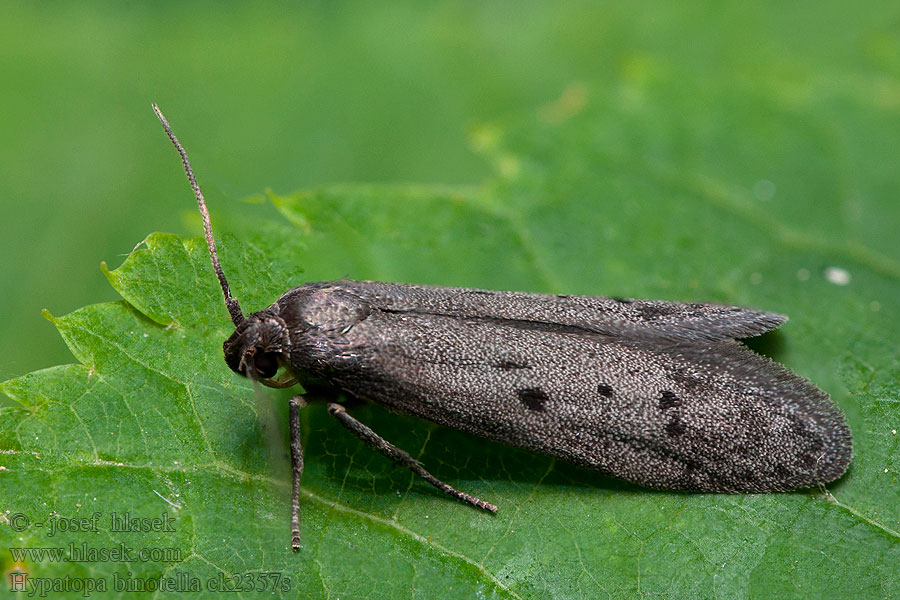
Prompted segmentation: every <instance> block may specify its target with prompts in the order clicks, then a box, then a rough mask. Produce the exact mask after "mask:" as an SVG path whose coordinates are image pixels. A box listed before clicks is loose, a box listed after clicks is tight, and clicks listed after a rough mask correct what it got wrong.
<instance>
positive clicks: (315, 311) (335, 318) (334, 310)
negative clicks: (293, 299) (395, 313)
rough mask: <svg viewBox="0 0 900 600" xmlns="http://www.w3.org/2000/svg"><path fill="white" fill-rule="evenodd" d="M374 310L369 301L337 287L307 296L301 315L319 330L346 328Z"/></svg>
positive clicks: (317, 291)
mask: <svg viewBox="0 0 900 600" xmlns="http://www.w3.org/2000/svg"><path fill="white" fill-rule="evenodd" d="M371 312H372V307H371V306H370V305H369V303H368V302H366V301H365V300H363V299H362V298H359V297H358V296H355V295H353V294H350V293H348V292H347V291H345V290H340V289H337V288H323V289H320V290H316V291H315V292H313V293H311V294H310V295H309V296H307V298H306V302H305V303H304V304H303V307H302V308H301V310H300V316H301V317H302V318H303V320H304V321H306V323H308V324H309V326H310V327H312V328H315V329H319V330H325V331H330V330H344V329H346V328H348V327H353V326H354V325H356V324H357V323H359V322H361V321H363V320H364V319H365V318H366V317H368V316H369V314H371Z"/></svg>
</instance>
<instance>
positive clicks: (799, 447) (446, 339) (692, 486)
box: [286, 281, 852, 492]
mask: <svg viewBox="0 0 900 600" xmlns="http://www.w3.org/2000/svg"><path fill="white" fill-rule="evenodd" d="M317 285H328V286H330V287H331V289H333V290H335V291H337V292H339V293H342V294H349V295H352V296H354V297H356V298H358V299H359V300H360V301H361V302H363V303H365V304H366V305H367V308H366V311H367V315H366V317H365V318H364V319H362V320H361V321H359V322H358V323H355V324H354V325H353V326H352V327H349V328H348V329H346V330H344V331H341V332H340V333H339V337H334V336H336V335H338V334H335V333H334V332H332V333H331V334H330V335H331V336H332V337H331V339H329V340H328V343H327V344H324V343H323V346H327V347H329V348H331V349H332V350H333V351H334V352H333V355H331V356H329V357H322V358H323V359H324V360H323V361H322V364H323V366H324V368H325V371H323V372H322V375H323V376H324V377H325V378H326V379H328V380H330V381H331V382H332V383H334V384H335V385H338V386H340V387H341V388H343V389H345V390H346V391H348V392H350V393H352V394H353V395H356V396H359V397H362V398H366V399H370V400H372V401H375V402H378V403H379V404H383V405H384V406H386V407H388V408H390V409H393V410H398V411H402V412H406V413H410V414H414V415H418V416H420V417H422V418H425V419H429V420H431V421H434V422H436V423H440V424H444V425H448V426H451V427H454V428H456V429H460V430H463V431H468V432H471V433H475V434H478V435H482V436H484V437H487V438H490V439H493V440H497V441H501V442H506V443H509V444H513V445H516V446H520V447H523V448H529V449H532V450H536V451H540V452H544V453H546V454H550V455H553V456H557V457H560V458H563V459H566V460H569V461H572V462H574V463H577V464H580V465H583V466H586V467H590V468H594V469H598V470H600V471H602V472H604V473H607V474H610V475H613V476H616V477H620V478H623V479H625V480H628V481H631V482H634V483H637V484H640V485H644V486H649V487H656V488H664V489H683V490H694V491H715V492H743V491H759V492H764V491H778V490H791V489H797V488H805V487H810V486H814V485H819V484H824V483H826V482H829V481H832V480H833V479H836V478H837V477H839V476H840V475H841V474H842V473H843V472H844V471H845V470H846V468H847V466H848V464H849V462H850V458H851V449H852V441H851V436H850V431H849V428H848V426H847V423H846V420H845V417H844V415H843V413H842V412H841V411H840V409H838V408H837V406H836V405H835V404H834V403H833V402H831V401H830V400H829V398H828V396H827V395H826V394H824V393H823V392H822V391H821V390H819V389H818V388H817V387H815V386H814V385H813V384H812V383H810V382H809V381H808V380H806V379H803V378H801V377H799V376H797V375H795V374H794V373H792V372H790V371H788V370H787V369H785V368H783V367H782V366H780V365H778V364H776V363H774V362H772V361H770V360H768V359H766V358H764V357H762V356H759V355H757V354H755V353H753V352H752V351H750V350H748V349H747V348H746V347H744V346H743V345H741V344H740V343H738V342H737V341H735V339H733V338H737V337H749V336H753V335H758V334H760V333H762V332H765V331H768V330H770V329H774V328H777V327H778V326H779V325H780V324H781V323H783V322H784V321H785V320H786V318H785V317H783V316H781V315H777V314H772V313H766V312H760V311H753V310H749V309H744V308H739V307H730V306H720V305H714V304H679V303H673V302H662V301H648V300H628V299H612V298H600V297H585V296H555V295H543V294H525V293H514V292H492V291H486V290H472V289H467V288H439V287H429V286H413V285H404V284H390V283H380V282H356V281H339V282H333V283H330V284H317ZM288 294H290V292H289V293H288ZM288 294H286V296H287V295H288Z"/></svg>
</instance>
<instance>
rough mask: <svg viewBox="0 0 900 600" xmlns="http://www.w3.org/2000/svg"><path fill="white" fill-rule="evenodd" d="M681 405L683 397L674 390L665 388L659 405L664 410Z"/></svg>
mask: <svg viewBox="0 0 900 600" xmlns="http://www.w3.org/2000/svg"><path fill="white" fill-rule="evenodd" d="M678 406H681V399H680V398H679V397H678V396H677V395H675V392H673V391H672V390H663V393H662V396H661V397H660V399H659V407H660V408H661V409H663V410H668V409H670V408H676V407H678Z"/></svg>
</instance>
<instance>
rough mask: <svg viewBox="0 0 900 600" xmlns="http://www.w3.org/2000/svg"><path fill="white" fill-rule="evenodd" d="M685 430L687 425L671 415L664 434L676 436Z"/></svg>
mask: <svg viewBox="0 0 900 600" xmlns="http://www.w3.org/2000/svg"><path fill="white" fill-rule="evenodd" d="M685 431H687V426H686V425H685V424H684V423H682V422H681V419H679V418H678V417H677V416H675V417H672V420H671V421H669V422H668V423H666V434H668V435H669V437H678V436H679V435H681V434H683V433H684V432H685Z"/></svg>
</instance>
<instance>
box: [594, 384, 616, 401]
mask: <svg viewBox="0 0 900 600" xmlns="http://www.w3.org/2000/svg"><path fill="white" fill-rule="evenodd" d="M597 393H598V394H600V395H601V396H606V397H607V398H612V395H613V389H612V388H611V387H610V386H608V385H607V384H605V383H598V384H597Z"/></svg>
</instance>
